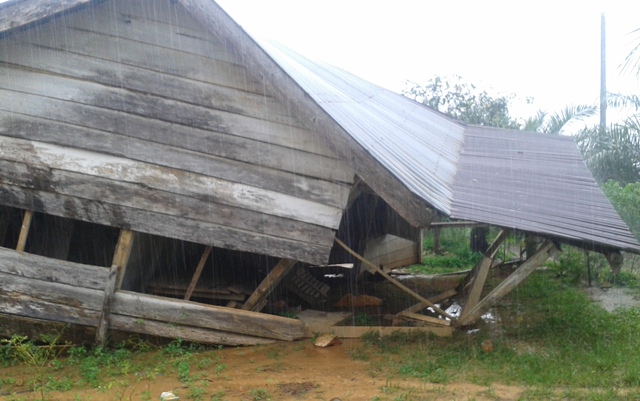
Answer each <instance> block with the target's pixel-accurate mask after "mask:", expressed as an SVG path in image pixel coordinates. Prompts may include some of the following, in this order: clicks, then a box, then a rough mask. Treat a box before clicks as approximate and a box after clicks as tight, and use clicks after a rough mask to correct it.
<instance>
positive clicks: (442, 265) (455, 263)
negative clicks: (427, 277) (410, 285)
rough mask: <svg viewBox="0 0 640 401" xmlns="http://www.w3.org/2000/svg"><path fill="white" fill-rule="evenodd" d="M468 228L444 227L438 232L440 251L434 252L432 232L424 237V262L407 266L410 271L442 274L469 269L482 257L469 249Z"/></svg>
mask: <svg viewBox="0 0 640 401" xmlns="http://www.w3.org/2000/svg"><path fill="white" fill-rule="evenodd" d="M469 232H470V230H469V229H464V228H461V229H457V228H452V229H446V230H442V231H441V233H440V253H439V254H435V253H434V238H433V234H432V233H429V234H427V235H425V238H424V244H423V247H424V251H425V257H424V263H423V264H422V265H413V266H411V267H410V268H409V271H410V272H412V273H420V274H442V273H451V272H456V271H460V270H466V269H471V268H472V267H473V266H474V265H475V264H476V263H478V261H479V260H480V259H481V258H482V255H480V254H479V253H477V252H471V250H470V249H469Z"/></svg>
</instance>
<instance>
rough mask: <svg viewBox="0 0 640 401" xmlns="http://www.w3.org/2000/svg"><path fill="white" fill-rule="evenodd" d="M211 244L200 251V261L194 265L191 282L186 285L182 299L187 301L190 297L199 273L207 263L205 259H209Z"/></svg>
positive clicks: (198, 278)
mask: <svg viewBox="0 0 640 401" xmlns="http://www.w3.org/2000/svg"><path fill="white" fill-rule="evenodd" d="M211 248H212V247H211V245H207V246H206V247H205V248H204V252H202V256H201V257H200V262H198V266H197V267H196V271H195V273H193V278H192V279H191V283H189V287H187V291H186V292H185V294H184V300H185V301H188V300H189V299H191V294H193V290H194V289H195V288H196V285H197V284H198V280H200V275H201V274H202V269H203V268H204V265H205V264H206V263H207V259H209V254H210V253H211Z"/></svg>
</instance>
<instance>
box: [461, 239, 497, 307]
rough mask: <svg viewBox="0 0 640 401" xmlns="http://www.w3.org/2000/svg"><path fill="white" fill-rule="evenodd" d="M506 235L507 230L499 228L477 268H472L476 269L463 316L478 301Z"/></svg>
mask: <svg viewBox="0 0 640 401" xmlns="http://www.w3.org/2000/svg"><path fill="white" fill-rule="evenodd" d="M506 237H507V232H506V231H505V230H500V232H499V233H498V235H497V236H496V239H495V240H494V241H493V242H492V243H491V245H489V248H488V249H487V252H486V253H485V254H484V255H483V256H482V260H481V261H480V263H479V264H478V266H477V269H476V268H474V269H475V270H476V274H475V277H474V279H473V284H472V286H471V291H470V292H469V297H468V298H467V302H465V304H464V307H463V310H462V313H461V316H464V315H465V312H466V311H470V310H471V309H473V308H474V307H475V306H476V305H477V304H478V301H480V295H482V289H483V288H484V283H485V282H486V281H487V276H488V275H489V268H491V265H492V264H493V260H494V259H495V257H496V253H497V252H498V248H499V247H500V245H501V244H502V243H503V242H504V240H505V238H506Z"/></svg>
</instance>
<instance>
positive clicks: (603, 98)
mask: <svg viewBox="0 0 640 401" xmlns="http://www.w3.org/2000/svg"><path fill="white" fill-rule="evenodd" d="M606 61H607V54H606V40H605V23H604V13H602V14H600V129H601V130H603V131H604V130H605V129H607V63H606Z"/></svg>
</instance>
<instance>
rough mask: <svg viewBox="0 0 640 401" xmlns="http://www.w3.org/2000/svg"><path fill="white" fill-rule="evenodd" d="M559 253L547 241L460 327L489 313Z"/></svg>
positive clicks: (460, 321) (468, 313)
mask: <svg viewBox="0 0 640 401" xmlns="http://www.w3.org/2000/svg"><path fill="white" fill-rule="evenodd" d="M557 252H560V251H559V250H558V248H556V246H555V245H554V244H553V242H552V241H549V240H547V241H546V242H545V243H544V244H542V245H541V246H540V248H538V250H537V251H536V253H534V254H533V255H532V256H531V257H530V258H529V259H527V261H526V262H524V263H523V264H522V265H521V266H520V267H519V268H518V269H517V270H516V271H514V272H513V273H511V275H510V276H509V277H507V278H506V279H504V281H503V282H502V283H500V284H499V285H498V286H497V287H496V288H494V289H493V291H491V292H490V293H489V294H488V295H487V296H486V297H485V298H484V299H483V300H482V301H480V303H478V304H477V305H476V306H475V307H474V308H473V309H471V310H469V311H468V312H467V313H465V314H464V315H463V316H461V317H460V320H459V321H458V325H459V326H464V325H468V324H471V323H473V322H475V321H476V320H477V319H478V318H479V317H480V316H481V315H482V314H483V313H485V312H487V311H488V310H489V309H490V308H491V307H492V306H493V305H495V304H496V303H497V302H498V301H500V300H501V299H502V298H503V297H504V296H505V295H507V294H508V293H509V292H511V291H512V290H513V289H514V288H515V287H516V286H517V285H518V284H520V283H521V282H522V281H523V280H524V279H525V278H527V277H528V276H529V275H530V274H531V273H533V271H534V270H535V269H537V268H538V267H539V266H540V265H541V264H542V263H544V261H545V260H547V259H548V258H549V257H551V256H553V255H555V254H556V253H557Z"/></svg>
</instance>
